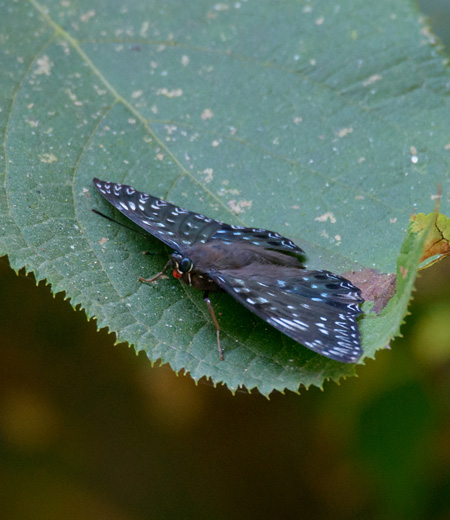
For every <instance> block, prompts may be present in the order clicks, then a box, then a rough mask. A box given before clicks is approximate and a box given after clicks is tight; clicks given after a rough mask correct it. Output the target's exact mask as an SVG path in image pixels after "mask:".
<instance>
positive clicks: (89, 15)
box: [80, 9, 95, 22]
mask: <svg viewBox="0 0 450 520" xmlns="http://www.w3.org/2000/svg"><path fill="white" fill-rule="evenodd" d="M94 16H95V11H94V9H91V10H89V11H87V12H86V13H84V14H82V15H81V16H80V20H81V21H82V22H88V21H89V20H90V19H91V18H93V17H94Z"/></svg>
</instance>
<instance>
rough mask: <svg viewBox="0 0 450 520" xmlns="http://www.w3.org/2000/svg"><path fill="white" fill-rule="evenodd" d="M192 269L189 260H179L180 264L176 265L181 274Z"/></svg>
mask: <svg viewBox="0 0 450 520" xmlns="http://www.w3.org/2000/svg"><path fill="white" fill-rule="evenodd" d="M192 267H193V265H192V262H191V260H189V258H183V260H181V262H180V263H179V265H178V269H179V270H180V271H181V272H182V273H188V272H189V271H190V270H191V269H192Z"/></svg>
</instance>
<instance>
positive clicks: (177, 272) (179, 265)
mask: <svg viewBox="0 0 450 520" xmlns="http://www.w3.org/2000/svg"><path fill="white" fill-rule="evenodd" d="M171 261H172V267H173V271H172V274H173V276H174V278H181V277H182V276H183V275H184V274H187V273H190V272H191V271H192V269H193V268H194V264H193V263H192V260H191V259H190V258H187V257H185V256H183V255H182V254H180V253H178V252H175V253H173V254H172V256H171Z"/></svg>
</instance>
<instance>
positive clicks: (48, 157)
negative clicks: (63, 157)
mask: <svg viewBox="0 0 450 520" xmlns="http://www.w3.org/2000/svg"><path fill="white" fill-rule="evenodd" d="M39 160H40V161H41V162H43V163H46V164H51V163H54V162H56V161H57V160H58V159H57V157H56V155H53V154H52V153H43V154H42V155H40V156H39Z"/></svg>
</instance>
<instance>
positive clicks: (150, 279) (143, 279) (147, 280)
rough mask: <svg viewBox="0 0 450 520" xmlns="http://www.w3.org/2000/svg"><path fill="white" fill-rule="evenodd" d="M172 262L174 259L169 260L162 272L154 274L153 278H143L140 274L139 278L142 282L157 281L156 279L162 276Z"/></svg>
mask: <svg viewBox="0 0 450 520" xmlns="http://www.w3.org/2000/svg"><path fill="white" fill-rule="evenodd" d="M171 264H172V260H169V261H168V262H167V264H166V265H165V266H164V268H163V270H162V271H161V272H160V273H158V274H156V275H155V276H153V277H152V278H142V276H140V277H139V278H138V280H139V281H140V282H142V283H151V282H156V280H157V279H158V278H160V277H161V276H162V275H163V274H164V273H165V272H166V271H167V269H168V267H169V266H170V265H171Z"/></svg>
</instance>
